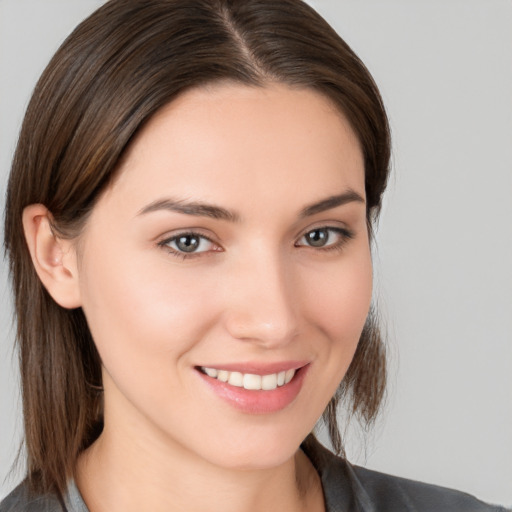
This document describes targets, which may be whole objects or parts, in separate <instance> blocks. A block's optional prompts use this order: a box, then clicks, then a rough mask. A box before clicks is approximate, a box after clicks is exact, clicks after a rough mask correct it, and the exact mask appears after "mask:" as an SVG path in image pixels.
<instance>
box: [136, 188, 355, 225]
mask: <svg viewBox="0 0 512 512" xmlns="http://www.w3.org/2000/svg"><path fill="white" fill-rule="evenodd" d="M353 202H357V203H362V204H365V200H364V199H363V198H362V197H361V196H360V195H359V194H358V193H357V192H355V191H354V190H347V191H346V192H344V193H343V194H338V195H335V196H330V197H328V198H326V199H322V200H321V201H318V202H316V203H313V204H310V205H308V206H305V207H304V208H303V209H302V210H301V211H300V214H299V217H300V218H305V217H311V216H312V215H316V214H317V213H322V212H324V211H327V210H332V209H333V208H337V207H338V206H343V205H345V204H347V203H353ZM160 210H168V211H171V212H176V213H183V214H185V215H193V216H197V217H209V218H212V219H217V220H226V221H229V222H239V221H240V218H241V217H240V215H239V214H238V213H237V212H234V211H230V210H227V209H226V208H223V207H221V206H216V205H213V204H208V203H203V202H196V201H186V200H179V199H171V198H166V199H159V200H157V201H154V202H152V203H150V204H149V205H147V206H145V207H144V208H142V210H140V212H139V213H138V215H145V214H147V213H151V212H156V211H160Z"/></svg>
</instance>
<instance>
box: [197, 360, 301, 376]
mask: <svg viewBox="0 0 512 512" xmlns="http://www.w3.org/2000/svg"><path fill="white" fill-rule="evenodd" d="M307 364H309V361H278V362H275V363H256V362H245V363H215V364H203V365H201V366H200V367H201V368H215V369H216V370H226V371H228V372H240V373H252V374H254V375H270V374H272V373H279V372H283V371H287V370H298V369H299V368H302V367H303V366H306V365H307Z"/></svg>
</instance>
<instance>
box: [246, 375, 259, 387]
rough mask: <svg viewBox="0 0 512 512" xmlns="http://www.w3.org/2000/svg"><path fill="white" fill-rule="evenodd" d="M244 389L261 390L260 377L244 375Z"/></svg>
mask: <svg viewBox="0 0 512 512" xmlns="http://www.w3.org/2000/svg"><path fill="white" fill-rule="evenodd" d="M244 388H245V389H261V375H254V374H252V373H246V374H245V375H244Z"/></svg>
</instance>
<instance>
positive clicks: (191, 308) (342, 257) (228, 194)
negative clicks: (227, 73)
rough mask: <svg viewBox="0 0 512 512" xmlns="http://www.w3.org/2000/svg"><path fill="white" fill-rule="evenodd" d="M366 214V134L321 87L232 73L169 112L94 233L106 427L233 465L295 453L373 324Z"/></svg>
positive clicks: (141, 143) (84, 245) (95, 220)
mask: <svg viewBox="0 0 512 512" xmlns="http://www.w3.org/2000/svg"><path fill="white" fill-rule="evenodd" d="M365 214H366V207H365V189H364V166H363V157H362V153H361V149H360V146H359V143H358V141H357V139H356V137H355V135H354V133H353V132H352V130H351V128H350V127H349V125H348V123H347V121H346V120H345V119H344V118H343V117H342V116H341V115H340V114H339V112H338V111H337V110H336V109H335V108H334V107H333V106H332V105H331V104H330V103H329V101H327V100H326V99H325V98H324V97H322V96H320V95H319V94H317V93H315V92H313V91H311V90H297V89H290V88H288V87H285V86H281V85H272V86H268V87H265V88H255V87H254V88H253V87H245V86H240V85H226V84H223V85H215V86H211V87H208V88H203V89H200V90H198V89H196V90H193V91H190V92H187V93H185V94H183V95H182V96H181V97H179V98H178V99H177V100H175V101H174V102H172V103H171V104H170V105H168V106H167V107H165V108H164V109H162V110H161V111H160V112H159V113H158V114H157V115H156V116H155V117H154V118H153V119H152V120H151V121H150V122H149V123H148V124H147V125H146V126H145V128H144V129H143V130H142V131H141V133H140V134H139V135H138V137H137V138H136V140H135V141H134V143H133V144H132V146H131V148H130V150H129V152H128V154H127V155H126V158H125V159H124V160H123V163H122V166H121V168H120V171H119V175H118V177H117V178H116V180H115V181H114V183H113V184H112V185H111V186H110V187H109V188H108V189H107V190H106V192H105V193H104V194H103V195H102V196H101V198H100V200H99V202H98V203H97V205H96V206H95V208H94V210H93V212H92V215H91V217H90V218H89V220H88V224H87V226H86V229H85V231H84V233H83V235H82V236H81V241H80V244H79V247H80V257H79V262H80V263H79V286H80V297H81V303H82V307H83V310H84V312H85V315H86V317H87V320H88V322H89V326H90V329H91V332H92V335H93V338H94V340H95V343H96V345H97V348H98V350H99V353H100V355H101V359H102V362H103V365H104V369H103V370H104V371H103V375H104V387H105V432H104V436H109V433H110V434H112V433H115V434H114V435H113V436H112V438H114V436H115V438H116V439H118V440H121V439H125V440H127V442H128V441H130V442H133V443H145V445H147V446H149V445H151V446H153V448H155V449H158V450H160V451H162V450H163V451H166V450H172V449H180V450H185V451H186V452H188V453H189V454H193V455H194V456H199V457H200V458H202V459H206V460H208V461H210V462H212V463H214V464H218V465H221V466H224V467H230V468H256V467H270V466H272V465H277V464H279V463H282V462H284V461H286V460H287V459H289V458H290V457H291V456H292V455H293V454H294V452H295V451H296V450H297V448H298V446H299V444H300V443H301V441H302V440H303V439H304V438H305V436H306V435H307V434H308V433H309V432H310V431H311V429H312V428H313V427H314V425H315V422H316V421H317V419H318V418H319V417H320V415H321V414H322V412H323V410H324V408H325V406H326V405H327V403H328V402H329V400H330V398H331V396H332V395H333V393H334V392H335V390H336V388H337V386H338V384H339V383H340V381H341V379H342V378H343V376H344V374H345V372H346V370H347V368H348V366H349V364H350V362H351V360H352V357H353V354H354V351H355V349H356V345H357V342H358V339H359V336H360V333H361V330H362V328H363V324H364V322H365V319H366V315H367V312H368V308H369V303H370V296H371V288H372V268H371V260H370V249H369V241H368V232H367V226H366V215H365ZM226 379H227V380H228V381H227V382H225V381H226ZM290 379H291V380H290ZM289 380H290V381H289ZM288 381H289V382H288Z"/></svg>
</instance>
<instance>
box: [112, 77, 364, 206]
mask: <svg viewBox="0 0 512 512" xmlns="http://www.w3.org/2000/svg"><path fill="white" fill-rule="evenodd" d="M333 188H335V189H336V191H337V190H340V191H342V190H343V189H347V188H351V189H353V190H355V191H357V192H358V193H359V194H360V195H362V196H363V197H364V163H363V157H362V152H361V149H360V144H359V141H358V139H357V137H356V135H355V134H354V132H353V130H352V129H351V127H350V125H349V123H348V121H347V120H346V119H345V118H344V116H343V115H342V114H341V112H340V111H339V110H338V109H337V108H336V107H335V106H334V105H333V103H332V102H331V101H330V100H329V99H327V98H325V97H324V96H323V95H321V94H319V93H317V92H315V91H313V90H310V89H293V88H290V87H288V86H284V85H279V84H272V85H269V86H266V87H249V86H242V85H236V84H216V85H211V86H208V87H203V88H200V89H193V90H190V91H188V92H186V93H184V94H182V95H181V96H179V97H178V98H177V99H175V100H174V101H173V102H171V103H170V104H168V105H166V106H165V107H163V108H162V109H161V110H160V111H159V112H157V114H156V115H155V116H154V117H153V118H152V119H151V120H150V121H149V122H148V123H147V124H146V126H145V127H144V128H143V129H142V130H141V131H140V133H139V134H138V136H137V137H136V139H135V140H134V142H133V143H132V144H131V146H130V148H129V149H128V151H127V153H126V155H125V158H124V159H123V163H122V165H121V167H120V169H119V174H118V177H117V179H116V180H115V181H114V184H113V186H112V187H111V190H110V192H114V191H118V192H120V191H124V192H123V193H128V191H129V190H131V192H130V194H131V196H133V193H134V194H135V195H136V196H138V198H139V200H140V201H145V200H154V199H155V197H154V195H155V193H156V191H157V190H160V191H161V193H162V194H164V193H170V194H172V195H175V194H179V195H180V196H182V197H193V198H198V197H199V198H201V199H204V200H215V201H216V202H218V201H219V200H220V201H227V202H230V203H235V202H236V200H235V198H236V197H239V198H240V201H241V202H242V203H244V204H245V201H247V200H248V199H250V200H252V199H255V200H256V199H257V198H258V197H261V196H269V195H275V196H276V198H278V197H279V195H280V194H281V196H283V197H286V196H287V195H291V194H294V195H296V196H298V197H301V196H308V197H304V201H306V202H307V201H310V199H311V195H312V194H313V195H314V194H316V195H318V196H322V195H324V196H326V195H329V194H332V193H333ZM247 191H250V192H251V194H250V197H247V196H248V194H247ZM308 193H309V195H308Z"/></svg>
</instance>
